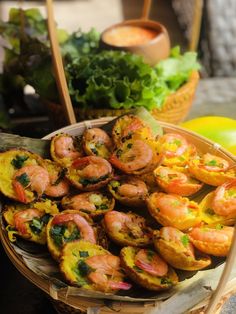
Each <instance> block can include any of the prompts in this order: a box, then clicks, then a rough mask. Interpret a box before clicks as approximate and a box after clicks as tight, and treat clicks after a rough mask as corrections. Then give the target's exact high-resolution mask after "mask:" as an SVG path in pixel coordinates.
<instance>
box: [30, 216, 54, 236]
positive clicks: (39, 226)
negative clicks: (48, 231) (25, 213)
mask: <svg viewBox="0 0 236 314" xmlns="http://www.w3.org/2000/svg"><path fill="white" fill-rule="evenodd" d="M50 217H51V215H50V214H45V215H43V216H42V217H40V218H33V219H32V221H31V222H30V224H29V227H30V229H31V230H32V232H33V233H35V234H40V233H41V232H42V230H43V227H44V226H45V225H46V224H47V223H48V221H49V219H50Z"/></svg>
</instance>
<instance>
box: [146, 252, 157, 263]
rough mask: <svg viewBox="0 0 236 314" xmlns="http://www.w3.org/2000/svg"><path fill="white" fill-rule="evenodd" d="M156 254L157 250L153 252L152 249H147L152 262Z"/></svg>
mask: <svg viewBox="0 0 236 314" xmlns="http://www.w3.org/2000/svg"><path fill="white" fill-rule="evenodd" d="M154 255H155V252H153V251H152V250H147V258H148V260H149V261H150V262H151V261H152V259H153V257H154Z"/></svg>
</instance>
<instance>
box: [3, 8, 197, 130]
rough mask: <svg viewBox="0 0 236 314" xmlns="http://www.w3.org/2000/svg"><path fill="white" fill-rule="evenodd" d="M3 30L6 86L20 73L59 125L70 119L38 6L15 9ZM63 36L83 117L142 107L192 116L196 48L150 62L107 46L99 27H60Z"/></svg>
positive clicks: (162, 116)
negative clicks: (85, 30) (72, 29)
mask: <svg viewBox="0 0 236 314" xmlns="http://www.w3.org/2000/svg"><path fill="white" fill-rule="evenodd" d="M0 32H1V34H2V36H3V37H5V39H6V40H7V46H6V47H5V60H4V72H3V84H2V85H3V86H4V80H5V81H7V82H8V83H9V78H10V80H11V79H12V81H13V80H15V79H16V77H17V82H20V84H21V85H22V86H24V85H25V84H29V85H31V86H33V87H34V89H35V91H36V93H37V94H38V95H40V97H41V99H42V101H43V103H44V104H46V106H47V108H48V109H49V112H50V113H51V117H53V119H54V121H56V125H57V126H62V125H63V124H65V123H66V121H65V120H64V115H63V114H62V111H63V108H62V106H61V105H60V102H59V98H58V93H57V88H56V83H55V78H54V73H53V66H52V61H51V52H50V47H49V40H48V38H47V26H46V22H45V19H44V18H43V17H42V15H41V14H40V12H39V11H38V10H37V9H30V10H26V11H23V10H18V9H12V10H11V11H10V15H9V20H8V22H5V23H4V22H1V24H0ZM58 36H59V37H58V38H59V43H60V47H61V53H62V56H63V61H64V68H65V73H66V78H67V83H68V87H69V92H70V96H71V100H72V103H73V106H74V110H75V113H76V117H77V119H78V121H81V120H85V119H92V118H99V117H101V116H117V115H120V114H121V113H123V112H126V111H128V110H130V109H133V108H137V107H139V106H143V107H145V108H146V109H148V110H149V111H151V112H152V114H153V115H154V116H155V117H156V118H157V119H159V120H162V121H166V122H171V123H179V122H181V121H182V120H183V119H184V118H185V116H186V115H187V113H188V111H189V109H190V107H191V104H192V100H193V97H194V94H195V90H196V86H197V82H198V79H199V75H198V72H197V71H198V69H199V64H198V63H197V55H196V53H194V52H186V53H184V54H181V53H180V49H179V48H178V47H175V48H173V49H172V51H171V55H170V57H169V58H168V59H166V60H163V61H161V62H159V63H158V64H157V65H156V66H154V67H151V66H150V65H148V64H146V63H144V62H143V59H142V58H141V57H140V56H137V55H134V54H130V53H127V52H124V51H107V50H102V49H101V48H100V47H99V42H100V41H99V40H100V36H99V34H98V33H97V32H96V31H95V30H94V29H92V30H91V31H90V32H88V33H82V32H81V31H78V32H74V33H72V34H68V33H67V32H66V31H65V30H58Z"/></svg>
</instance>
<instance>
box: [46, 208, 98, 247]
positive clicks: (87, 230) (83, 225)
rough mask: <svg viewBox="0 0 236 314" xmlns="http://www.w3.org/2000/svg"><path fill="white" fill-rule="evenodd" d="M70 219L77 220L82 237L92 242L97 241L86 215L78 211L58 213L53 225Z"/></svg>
mask: <svg viewBox="0 0 236 314" xmlns="http://www.w3.org/2000/svg"><path fill="white" fill-rule="evenodd" d="M70 221H72V222H75V224H76V225H77V227H78V229H79V230H80V233H81V239H83V240H85V241H88V242H91V243H96V237H95V233H94V230H93V228H92V227H91V226H90V224H89V223H88V222H87V220H86V219H85V218H84V217H82V216H81V215H79V214H77V213H75V214H72V213H70V214H69V213H67V214H63V213H62V214H58V215H56V216H55V217H54V218H53V220H52V225H59V224H64V223H68V222H70Z"/></svg>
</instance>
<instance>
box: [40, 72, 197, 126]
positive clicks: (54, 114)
mask: <svg viewBox="0 0 236 314" xmlns="http://www.w3.org/2000/svg"><path fill="white" fill-rule="evenodd" d="M198 80H199V73H198V72H197V71H194V72H192V74H191V75H190V77H189V80H188V81H187V82H186V83H185V84H184V85H183V86H181V87H180V88H179V89H178V90H177V91H176V92H175V93H173V94H171V95H169V96H168V97H167V98H166V101H165V102H164V104H163V107H162V109H161V110H158V109H153V110H152V115H153V116H154V117H155V118H156V119H157V120H160V121H164V122H168V123H173V124H178V123H180V122H182V121H183V120H184V119H185V117H186V116H187V114H188V112H189V111H190V108H191V105H192V102H193V99H194V96H195V91H196V87H197V84H198ZM43 102H44V103H45V105H46V107H47V109H48V112H49V116H50V118H51V120H52V121H53V123H54V125H55V127H57V128H58V127H62V126H64V125H66V120H65V115H64V114H63V107H62V106H61V105H60V104H56V103H53V102H50V101H43ZM128 111H130V110H125V109H89V108H86V109H80V108H78V107H74V112H75V116H76V119H77V121H84V120H91V119H97V118H101V117H114V116H119V115H121V114H124V113H127V112H128Z"/></svg>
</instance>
